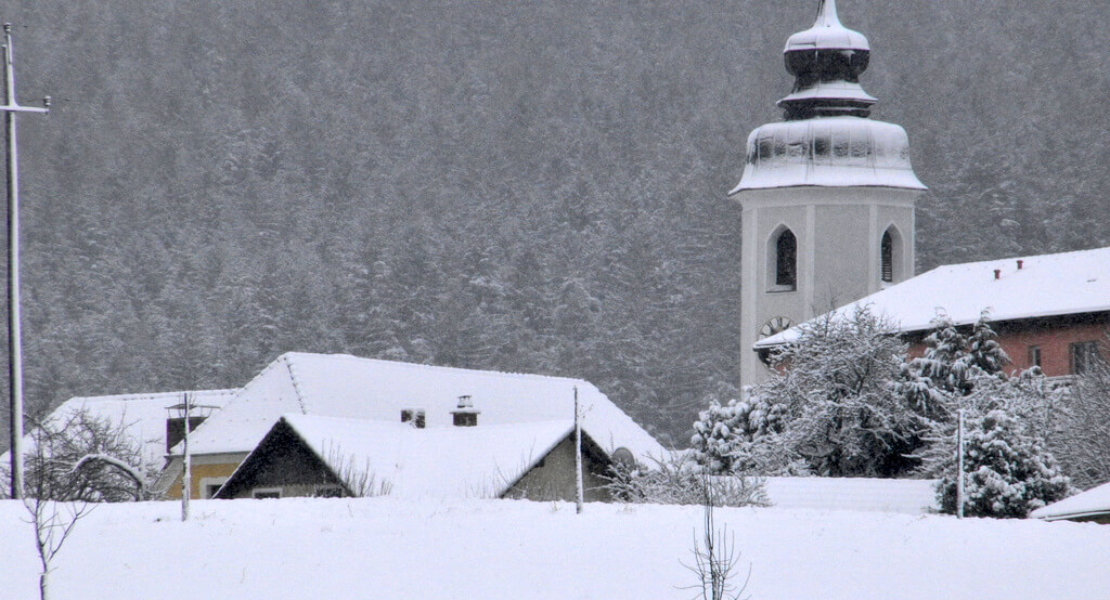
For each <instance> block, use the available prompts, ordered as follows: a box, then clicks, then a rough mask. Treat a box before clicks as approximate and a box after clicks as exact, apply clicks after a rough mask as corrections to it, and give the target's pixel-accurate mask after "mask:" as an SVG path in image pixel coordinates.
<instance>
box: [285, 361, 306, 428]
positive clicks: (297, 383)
mask: <svg viewBox="0 0 1110 600" xmlns="http://www.w3.org/2000/svg"><path fill="white" fill-rule="evenodd" d="M294 356H295V354H294V353H293V352H286V353H285V354H282V355H281V356H280V357H278V360H280V361H282V362H284V363H285V367H286V369H287V370H288V371H289V381H290V382H292V384H293V392H294V393H295V394H296V398H297V404H299V405H300V407H301V414H304V415H307V414H308V404H309V402H308V399H307V398H306V397H305V392H304V386H303V385H301V380H300V379H299V378H298V377H297V369H296V368H294V360H293V358H294Z"/></svg>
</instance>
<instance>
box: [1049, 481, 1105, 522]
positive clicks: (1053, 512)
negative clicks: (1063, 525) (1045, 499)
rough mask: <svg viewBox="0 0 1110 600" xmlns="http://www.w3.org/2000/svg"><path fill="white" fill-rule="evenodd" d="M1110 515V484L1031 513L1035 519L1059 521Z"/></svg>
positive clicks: (1096, 487)
mask: <svg viewBox="0 0 1110 600" xmlns="http://www.w3.org/2000/svg"><path fill="white" fill-rule="evenodd" d="M1106 514H1110V483H1104V484H1102V485H1098V486H1095V487H1093V488H1091V489H1089V490H1087V491H1085V492H1081V493H1079V494H1076V495H1074V496H1072V497H1070V498H1064V499H1063V500H1060V501H1059V502H1053V503H1052V504H1049V505H1048V506H1042V507H1041V508H1038V509H1037V510H1035V511H1033V512H1031V513H1029V516H1030V517H1032V518H1035V519H1044V520H1046V521H1057V520H1060V519H1078V518H1083V517H1093V516H1097V515H1106Z"/></svg>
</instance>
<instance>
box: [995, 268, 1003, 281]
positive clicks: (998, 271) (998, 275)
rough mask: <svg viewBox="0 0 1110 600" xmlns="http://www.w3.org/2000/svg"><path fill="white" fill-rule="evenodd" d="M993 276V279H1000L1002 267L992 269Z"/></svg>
mask: <svg viewBox="0 0 1110 600" xmlns="http://www.w3.org/2000/svg"><path fill="white" fill-rule="evenodd" d="M994 278H995V279H1002V269H995V270H994Z"/></svg>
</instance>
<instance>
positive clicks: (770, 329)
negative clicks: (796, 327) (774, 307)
mask: <svg viewBox="0 0 1110 600" xmlns="http://www.w3.org/2000/svg"><path fill="white" fill-rule="evenodd" d="M791 325H793V323H791V322H790V319H788V318H786V317H771V318H770V319H768V320H767V322H766V323H764V324H763V327H760V328H759V339H763V338H765V337H771V336H772V335H775V334H776V333H778V332H780V331H785V330H787V329H790V326H791Z"/></svg>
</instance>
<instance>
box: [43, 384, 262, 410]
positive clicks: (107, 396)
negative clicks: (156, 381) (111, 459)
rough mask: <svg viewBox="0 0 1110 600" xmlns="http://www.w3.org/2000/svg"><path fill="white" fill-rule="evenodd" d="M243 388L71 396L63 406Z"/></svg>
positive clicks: (229, 392)
mask: <svg viewBox="0 0 1110 600" xmlns="http://www.w3.org/2000/svg"><path fill="white" fill-rule="evenodd" d="M240 389H241V388H217V389H210V390H178V391H174V392H135V393H127V394H105V395H100V396H71V397H70V398H68V399H67V400H66V401H65V402H63V403H62V404H60V405H58V406H59V408H61V406H62V405H64V404H67V403H70V402H82V403H86V404H87V403H90V402H91V403H97V402H131V401H139V400H156V399H159V398H167V399H169V398H174V397H177V396H181V395H182V394H197V395H203V396H206V397H207V396H234V395H235V394H238V393H239V391H240Z"/></svg>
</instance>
